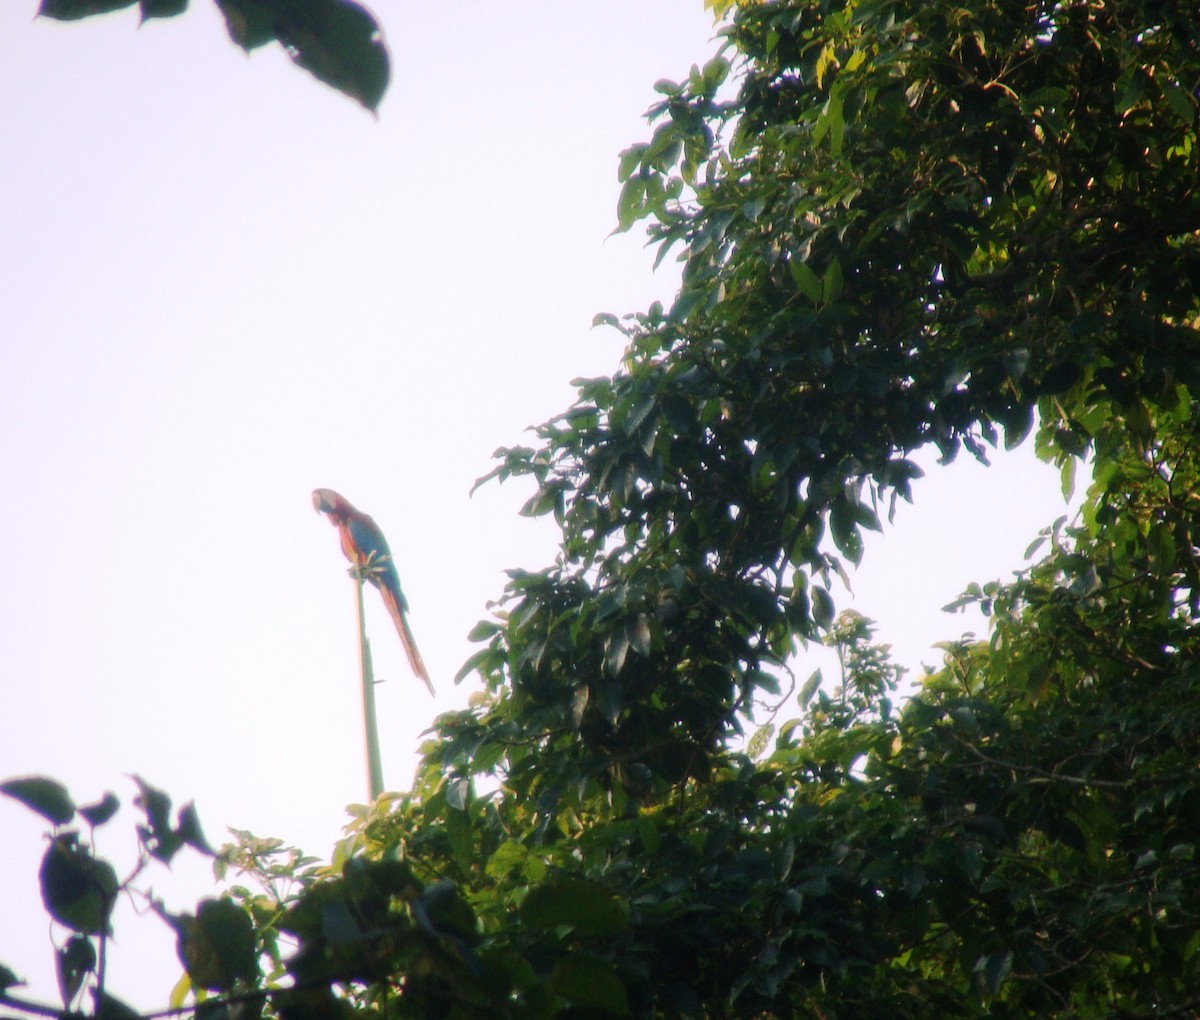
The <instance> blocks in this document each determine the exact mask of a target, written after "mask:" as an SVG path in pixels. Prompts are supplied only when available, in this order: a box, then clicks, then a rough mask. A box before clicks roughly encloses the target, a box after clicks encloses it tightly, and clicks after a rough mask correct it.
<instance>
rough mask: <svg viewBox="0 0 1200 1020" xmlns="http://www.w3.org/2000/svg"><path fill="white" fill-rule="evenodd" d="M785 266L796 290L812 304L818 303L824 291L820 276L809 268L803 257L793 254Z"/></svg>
mask: <svg viewBox="0 0 1200 1020" xmlns="http://www.w3.org/2000/svg"><path fill="white" fill-rule="evenodd" d="M787 267H788V272H789V273H791V274H792V281H793V282H794V283H795V284H796V288H797V290H799V291H800V293H801V294H803V295H804V296H805V297H806V298H808V299H809V301H811V302H812V303H813V304H814V305H817V304H820V303H821V296H822V294H823V293H824V287H823V285H822V283H821V280H820V277H818V276H817V274H816V273H814V272H813V271H812V269H811V268H809V266H808V264H807V263H806V262H804V260H803V259H799V258H796V257H795V256H793V257H792V258H790V259H788V264H787Z"/></svg>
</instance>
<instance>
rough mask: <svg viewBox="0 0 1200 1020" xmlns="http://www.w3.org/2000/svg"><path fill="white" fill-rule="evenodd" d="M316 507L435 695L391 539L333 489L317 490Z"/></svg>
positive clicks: (314, 502) (410, 662) (430, 691)
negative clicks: (376, 594)
mask: <svg viewBox="0 0 1200 1020" xmlns="http://www.w3.org/2000/svg"><path fill="white" fill-rule="evenodd" d="M312 501H313V506H314V507H315V508H316V511H317V513H321V514H325V515H326V516H327V517H328V518H329V520H330V522H331V523H332V524H333V526H334V527H335V528H337V529H338V537H339V538H341V540H342V552H344V553H345V554H346V559H348V560H349V561H350V562H351V563H352V564H354V569H355V570H356V571H358V572H359V575H360V576H362V577H365V578H366V579H367V580H368V581H370V582H371V583H372V584H373V585H374V586H375V587H376V588H378V589H379V594H380V595H382V596H383V604H384V605H385V606H387V611H388V613H390V614H391V617H392V620H393V621H394V622H395V624H396V630H397V631H399V633H400V643H401V644H402V645H404V652H405V654H406V655H407V656H408V663H409V665H410V666H412V671H413V672H414V673H416V674H417V676H418V677H420V678H421V679H422V680H424V681H425V686H426V687H428V688H429V693H430V694H433V682H432V681H431V680H430V679H429V671H428V670H426V669H425V663H424V661H423V660H422V659H421V653H420V652H419V651H418V650H417V643H416V641H415V640H414V639H413V634H412V630H411V629H410V628H409V626H408V617H407V615H406V614H407V613H408V600H407V599H406V598H405V597H404V592H402V591H401V590H400V575H399V574H398V573H396V563H395V561H394V560H393V559H392V551H391V549H389V548H388V544H387V539H386V538H384V537H383V532H382V531H381V530H380V528H379V525H378V524H376V523H375V521H374V519H373V518H372V517H371V516H370V515H368V514H364V513H363V512H362V511H361V510H357V509H355V508H354V507H353V506H351V505H350V503H349V501H348V500H347V499H346V498H345V497H344V496H341V495H339V494H338V493H336V492H334V491H333V490H332V489H314V490H313V494H312Z"/></svg>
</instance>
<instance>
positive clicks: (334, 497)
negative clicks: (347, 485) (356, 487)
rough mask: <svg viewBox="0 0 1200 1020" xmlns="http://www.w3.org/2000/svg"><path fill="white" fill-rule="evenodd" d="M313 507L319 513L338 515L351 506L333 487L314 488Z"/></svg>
mask: <svg viewBox="0 0 1200 1020" xmlns="http://www.w3.org/2000/svg"><path fill="white" fill-rule="evenodd" d="M312 501H313V509H314V510H316V511H317V513H319V514H329V515H330V516H334V517H338V516H341V515H342V514H344V513H345V512H346V509H347V508H348V507H349V506H350V504H349V503H347V502H346V500H345V499H344V498H343V497H342V496H341V495H339V494H338V493H336V492H334V491H333V490H332V489H313V494H312Z"/></svg>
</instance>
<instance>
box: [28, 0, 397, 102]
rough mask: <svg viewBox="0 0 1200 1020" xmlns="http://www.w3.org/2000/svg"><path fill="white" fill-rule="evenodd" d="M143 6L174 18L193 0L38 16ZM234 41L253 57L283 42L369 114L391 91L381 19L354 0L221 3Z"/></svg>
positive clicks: (64, 7)
mask: <svg viewBox="0 0 1200 1020" xmlns="http://www.w3.org/2000/svg"><path fill="white" fill-rule="evenodd" d="M134 4H137V7H138V11H139V13H140V15H141V19H142V21H143V22H146V21H148V20H150V19H151V18H173V17H175V16H176V15H179V14H182V13H183V12H184V11H186V10H187V6H188V0H42V2H41V5H40V6H39V8H38V14H40V15H42V16H43V17H47V18H54V19H56V20H59V21H77V20H79V19H80V18H88V17H92V16H93V15H96V14H108V13H110V12H112V11H119V10H124V9H125V8H126V7H132V6H133V5H134ZM217 6H218V7H219V8H220V10H221V14H222V15H223V16H224V18H225V27H226V28H227V29H228V31H229V37H230V38H231V39H232V40H233V41H234V42H235V43H236V44H237V45H238V46H240V47H241V48H242V49H244V50H245V51H246V52H247V53H249V52H250V51H251V50H253V49H257V48H258V47H259V46H265V45H266V44H267V43H270V42H278V43H279V45H280V46H282V47H283V48H284V50H285V51H286V53H287V55H288V56H289V57H291V58H292V61H293V62H294V63H295V64H296V65H297V66H298V67H302V68H304V69H305V70H306V71H308V72H309V73H310V74H311V75H313V77H315V78H316V79H317V80H318V81H322V82H324V83H325V84H326V85H329V86H332V87H333V88H335V89H337V90H338V91H339V92H342V93H344V94H345V95H347V96H349V97H350V98H351V99H355V100H357V101H358V102H359V103H361V104H362V105H363V106H364V107H366V108H367V109H368V110H371V111H374V110H376V109H377V108H378V106H379V103H380V100H382V99H383V94H384V92H386V91H387V87H388V80H389V77H390V75H391V59H390V57H389V56H388V51H387V47H386V46H385V45H384V42H383V33H382V31H381V29H380V27H379V24H378V22H377V21H376V20H375V17H374V16H373V15H372V14H371V12H370V11H368V10H367V9H366V8H365V7H363V6H362V5H361V4H358V3H355V2H354V0H217Z"/></svg>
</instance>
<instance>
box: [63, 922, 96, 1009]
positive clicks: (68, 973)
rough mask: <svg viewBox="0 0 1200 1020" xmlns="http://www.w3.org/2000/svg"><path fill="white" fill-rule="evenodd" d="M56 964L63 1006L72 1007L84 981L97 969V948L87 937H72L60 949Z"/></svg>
mask: <svg viewBox="0 0 1200 1020" xmlns="http://www.w3.org/2000/svg"><path fill="white" fill-rule="evenodd" d="M55 962H56V969H57V971H58V991H59V994H60V995H61V996H62V1003H63V1006H65V1007H70V1005H71V1000H72V999H74V998H75V996H76V994H77V993H78V992H79V989H80V988H82V987H83V981H84V979H85V978H86V977H87V975H88V974H91V973H92V972H93V971H94V970H95V969H96V948H95V946H93V945H92V940H91V939H90V938H88V937H87V936H86V935H72V936H71V937H70V938H69V939H67V941H66V942H65V943H64V944H63V946H62V948H61V949H59V951H58V954H57V958H56V961H55Z"/></svg>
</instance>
